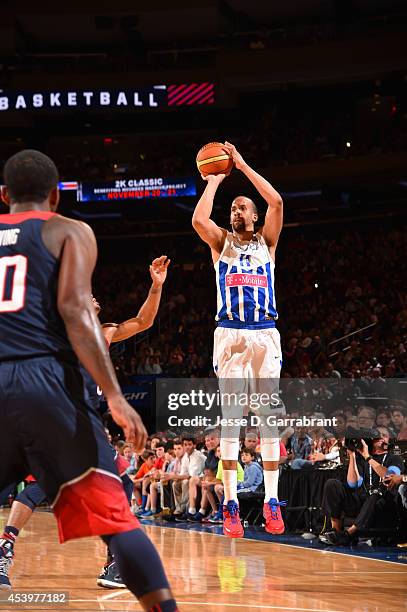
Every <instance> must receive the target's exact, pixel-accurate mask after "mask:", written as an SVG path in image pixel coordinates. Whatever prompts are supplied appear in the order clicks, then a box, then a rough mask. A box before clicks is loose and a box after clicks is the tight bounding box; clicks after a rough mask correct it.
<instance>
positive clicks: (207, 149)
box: [196, 142, 233, 176]
mask: <svg viewBox="0 0 407 612" xmlns="http://www.w3.org/2000/svg"><path fill="white" fill-rule="evenodd" d="M196 165H197V166H198V170H199V172H200V173H201V174H203V175H204V176H207V175H208V174H229V172H230V171H231V170H232V168H233V159H232V158H231V156H230V155H229V153H228V152H227V150H226V149H225V147H224V145H223V144H222V143H221V142H210V143H209V144H206V145H205V146H203V147H202V148H201V149H199V151H198V155H197V156H196Z"/></svg>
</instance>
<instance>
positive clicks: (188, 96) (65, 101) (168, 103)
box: [0, 83, 215, 113]
mask: <svg viewBox="0 0 407 612" xmlns="http://www.w3.org/2000/svg"><path fill="white" fill-rule="evenodd" d="M214 102H215V86H214V84H213V83H181V84H176V85H152V86H151V87H139V88H135V89H120V90H119V89H109V88H106V89H90V88H89V89H86V90H74V89H68V90H61V89H53V90H48V91H45V90H37V91H8V90H2V89H0V113H1V112H6V111H18V112H23V111H39V110H45V111H52V112H53V111H63V110H64V111H74V110H75V109H84V108H88V109H90V110H122V111H123V110H131V111H134V110H146V109H147V110H150V109H154V108H157V109H165V108H178V107H180V106H191V105H196V106H202V105H208V104H214Z"/></svg>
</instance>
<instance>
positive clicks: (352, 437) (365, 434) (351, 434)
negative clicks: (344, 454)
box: [344, 427, 381, 453]
mask: <svg viewBox="0 0 407 612" xmlns="http://www.w3.org/2000/svg"><path fill="white" fill-rule="evenodd" d="M379 438H381V435H380V432H379V431H378V430H377V429H356V427H347V428H346V431H345V444H344V447H345V448H347V449H348V450H350V451H354V452H355V451H357V450H362V448H363V445H362V440H364V441H365V442H366V444H367V447H368V449H369V453H370V452H371V451H372V448H373V440H378V439H379Z"/></svg>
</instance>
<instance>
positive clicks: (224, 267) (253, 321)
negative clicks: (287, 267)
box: [215, 232, 278, 329]
mask: <svg viewBox="0 0 407 612" xmlns="http://www.w3.org/2000/svg"><path fill="white" fill-rule="evenodd" d="M215 271H216V287H217V314H216V317H215V318H216V321H218V324H219V325H220V326H222V327H239V328H248V329H251V328H263V327H274V326H275V321H276V319H277V318H278V314H277V309H276V299H275V290H274V261H273V260H272V258H271V256H270V252H269V250H268V247H267V245H266V243H265V241H264V238H263V237H262V236H261V234H255V235H254V236H253V238H252V239H251V240H250V242H243V243H240V242H239V241H238V240H237V239H235V238H234V236H233V234H232V233H230V232H228V233H227V235H226V238H225V244H224V246H223V249H222V253H221V254H220V257H219V259H218V261H217V262H216V264H215Z"/></svg>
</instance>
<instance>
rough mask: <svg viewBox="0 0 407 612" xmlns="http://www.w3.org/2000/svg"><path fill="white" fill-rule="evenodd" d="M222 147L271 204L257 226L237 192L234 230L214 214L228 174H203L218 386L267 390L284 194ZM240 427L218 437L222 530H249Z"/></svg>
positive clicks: (276, 520) (202, 213) (270, 475)
mask: <svg viewBox="0 0 407 612" xmlns="http://www.w3.org/2000/svg"><path fill="white" fill-rule="evenodd" d="M224 148H225V149H226V150H227V151H228V153H229V155H230V156H231V157H232V159H233V162H234V166H235V167H236V168H237V169H238V170H240V171H241V172H242V173H243V174H244V175H245V176H246V177H247V178H248V179H249V181H250V182H251V183H252V184H253V186H254V187H255V188H256V190H257V191H258V193H259V194H260V196H261V197H262V198H263V199H264V200H265V201H266V203H267V212H266V216H265V221H264V225H263V227H261V228H260V229H259V230H258V231H256V230H255V223H256V222H257V220H258V213H257V208H256V205H255V203H254V202H253V201H252V200H251V199H250V198H248V197H245V196H237V197H236V198H235V199H234V200H233V202H232V205H231V209H230V224H231V227H232V231H228V230H226V229H223V228H221V227H219V226H218V225H216V223H215V222H214V221H213V220H212V219H211V215H212V208H213V202H214V198H215V195H216V193H217V190H218V188H219V185H220V184H221V183H222V181H223V180H224V179H225V176H226V175H225V174H217V175H207V176H203V177H202V178H204V180H206V181H207V185H206V188H205V191H204V192H203V194H202V197H201V199H200V200H199V202H198V204H197V206H196V208H195V211H194V214H193V218H192V225H193V227H194V229H195V230H196V232H197V233H198V235H199V236H200V238H202V240H203V241H204V242H206V243H207V244H208V245H209V247H210V249H211V253H212V260H213V263H214V267H215V272H216V286H217V314H216V321H217V328H216V330H215V335H214V349H213V362H214V369H215V373H216V375H217V376H218V378H219V379H220V386H221V383H222V384H223V385H225V384H226V385H227V386H228V388H230V387H231V388H232V390H233V391H235V390H236V389H237V387H239V385H240V384H241V383H242V382H243V384H244V381H246V380H247V379H255V380H251V381H250V382H251V383H252V389H253V385H254V386H256V383H257V387H259V384H260V386H262V385H261V383H262V382H263V383H265V386H263V390H264V389H270V390H273V388H274V390H275V381H276V379H278V378H279V377H280V370H281V346H280V334H279V332H278V330H277V329H276V320H277V317H278V315H277V310H276V301H275V291H274V267H275V266H274V261H275V253H276V248H277V243H278V239H279V236H280V232H281V228H282V225H283V201H282V198H281V196H280V194H279V193H278V192H277V191H276V190H275V189H274V188H273V187H272V185H271V184H270V183H269V182H268V181H267V180H266V179H265V178H264V177H262V176H261V175H260V174H258V172H256V171H255V170H254V169H253V168H251V167H250V166H249V165H248V164H247V163H246V162H245V161H244V159H243V157H242V156H241V155H240V153H239V152H238V151H237V150H236V147H234V146H233V145H232V144H230V143H229V142H226V143H225V144H224ZM237 379H239V380H237ZM261 379H269V381H268V382H266V381H262V380H261ZM233 381H234V382H233ZM273 381H274V382H273ZM257 391H259V388H257ZM237 409H238V407H236V406H232V407H230V406H227V405H222V412H223V417H224V418H228V417H229V416H233V417H236V416H242V413H243V409H241V413H240V415H237V413H236V410H237ZM264 414H265V413H264ZM260 416H261V415H260ZM263 416H264V415H263ZM261 425H263V426H261V427H260V435H261V454H262V458H263V466H264V485H265V498H264V506H263V514H264V518H265V523H266V531H267V532H269V533H273V534H281V533H283V532H284V523H283V520H282V517H281V510H280V505H283V502H279V501H278V494H277V489H278V461H279V457H280V450H279V438H278V433H277V432H276V431H273V430H271V429H270V428H269V427H267V426H266V423H265V420H264V419H263V420H262V423H261ZM239 435H240V427H224V428H222V435H221V442H220V444H221V455H222V463H223V470H224V472H223V476H224V505H223V518H224V522H223V532H224V534H225V535H227V536H229V537H232V538H239V537H243V535H244V531H243V526H242V524H241V521H240V516H239V506H238V502H237V499H238V498H237V472H236V465H237V460H238V456H239Z"/></svg>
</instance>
